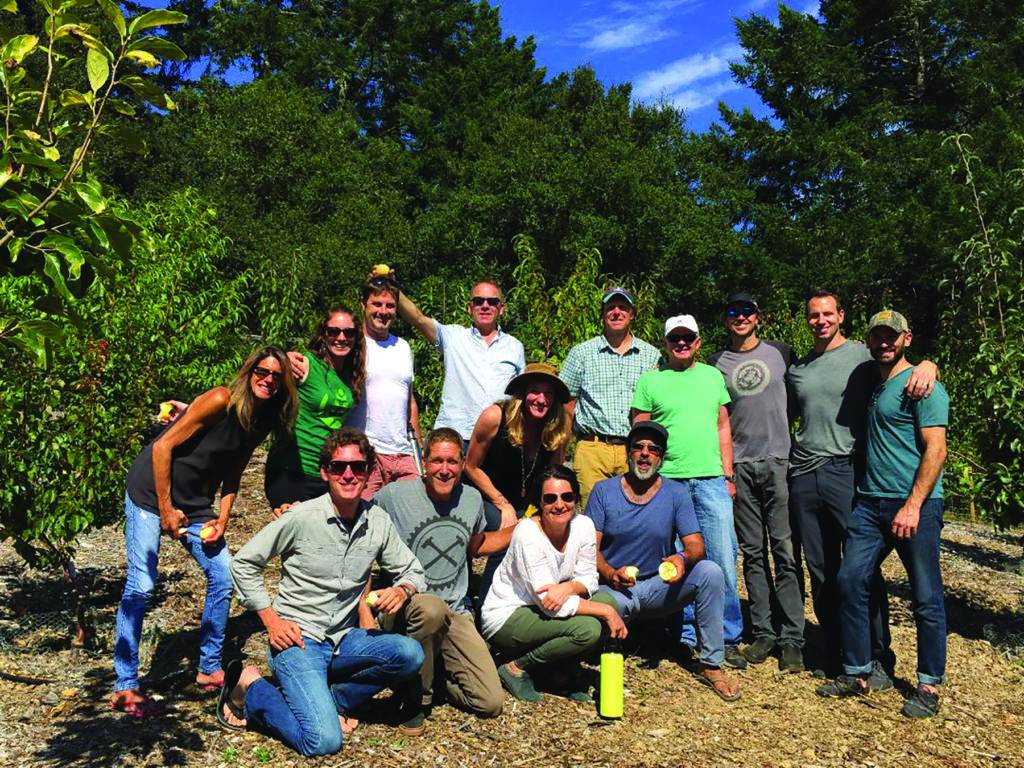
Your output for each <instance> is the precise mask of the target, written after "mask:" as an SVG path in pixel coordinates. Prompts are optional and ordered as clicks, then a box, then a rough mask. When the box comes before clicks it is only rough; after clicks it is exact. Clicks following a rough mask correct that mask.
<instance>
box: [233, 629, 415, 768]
mask: <svg viewBox="0 0 1024 768" xmlns="http://www.w3.org/2000/svg"><path fill="white" fill-rule="evenodd" d="M302 642H303V643H304V645H305V647H303V648H299V647H298V646H297V645H293V646H291V647H290V648H285V649H284V650H283V651H275V650H273V649H271V650H270V652H269V654H268V655H269V661H270V669H271V671H272V672H273V673H274V677H275V678H276V682H277V684H278V685H274V684H273V683H271V682H270V681H269V680H267V679H266V678H260V679H259V680H256V681H255V682H254V683H253V684H252V685H250V686H249V689H248V690H247V691H246V694H245V717H246V720H248V724H249V725H250V726H253V727H256V728H259V729H260V730H262V731H265V732H267V733H270V734H271V735H272V736H276V737H277V738H279V739H280V740H281V741H283V742H284V743H285V744H287V745H288V746H289V747H291V748H292V749H294V750H295V751H297V752H300V753H301V754H303V755H306V756H311V755H332V754H334V753H335V752H337V751H338V750H339V749H341V742H342V737H341V723H340V722H339V721H338V713H339V712H345V713H348V712H351V711H352V710H353V709H355V708H356V707H358V706H359V705H360V704H362V703H363V702H365V701H367V700H369V699H371V698H373V696H374V694H376V693H377V692H378V691H379V690H381V689H382V688H384V687H385V686H387V685H392V684H394V683H398V682H401V681H404V680H408V679H410V678H412V677H415V676H416V675H417V674H418V673H419V671H420V667H421V666H422V665H423V649H422V648H421V647H420V644H419V643H417V642H416V641H415V640H413V639H411V638H408V637H405V636H404V635H394V634H387V633H384V632H380V631H378V630H366V629H351V630H349V631H348V633H347V634H346V635H345V636H344V637H342V638H341V642H340V643H338V647H337V650H335V648H334V645H333V644H332V643H331V642H330V641H329V640H327V641H322V642H318V641H316V640H312V639H310V638H308V637H306V636H303V638H302ZM278 686H280V687H278Z"/></svg>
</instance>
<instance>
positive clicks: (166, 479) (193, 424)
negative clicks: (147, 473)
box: [153, 387, 231, 539]
mask: <svg viewBox="0 0 1024 768" xmlns="http://www.w3.org/2000/svg"><path fill="white" fill-rule="evenodd" d="M230 400H231V395H230V393H229V392H228V388H227V387H214V388H213V389H211V390H209V391H207V392H204V393H203V394H201V395H200V396H199V397H197V398H196V399H195V400H193V401H192V404H191V405H190V406H189V408H188V410H187V411H185V413H184V414H183V415H182V416H181V417H180V418H178V419H175V421H174V422H173V423H172V424H171V426H169V427H168V428H167V430H166V431H165V432H164V433H163V434H162V435H160V437H159V438H157V440H156V442H155V443H153V489H154V491H155V492H156V502H157V507H158V511H159V513H160V529H161V530H162V531H163V532H164V533H167V534H169V535H170V536H172V537H173V538H175V539H177V538H179V537H180V534H179V533H178V529H180V528H182V527H183V526H184V525H185V523H186V522H187V521H188V519H187V518H186V517H185V515H184V513H182V512H181V511H180V510H178V509H175V508H174V502H173V500H172V499H171V457H172V456H173V454H174V449H175V448H177V447H178V446H179V445H181V444H182V443H184V442H185V441H187V440H188V439H189V438H191V437H193V436H194V435H195V434H196V433H198V432H199V431H200V430H202V429H205V428H207V427H210V426H212V425H214V424H216V423H217V422H218V421H220V420H221V419H223V418H224V416H225V414H227V411H228V402H230Z"/></svg>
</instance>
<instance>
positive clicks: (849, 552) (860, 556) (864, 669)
mask: <svg viewBox="0 0 1024 768" xmlns="http://www.w3.org/2000/svg"><path fill="white" fill-rule="evenodd" d="M868 326H869V329H868V350H869V351H870V352H871V357H872V358H874V361H875V362H873V363H866V364H865V366H866V367H867V368H868V369H869V370H870V368H874V369H875V370H874V371H873V373H874V374H875V380H874V381H873V382H866V384H865V386H866V387H867V386H871V385H872V384H874V385H875V386H874V387H873V394H869V397H868V418H867V430H866V441H867V459H866V469H865V473H864V477H863V479H862V480H861V481H860V482H859V483H858V485H857V494H858V497H857V506H856V507H854V510H853V512H852V513H851V515H850V520H849V524H848V526H847V540H846V551H845V553H844V555H843V564H842V566H841V567H840V569H839V627H840V633H841V636H842V643H843V673H844V674H842V675H840V676H839V677H837V678H836V679H835V680H834V681H833V682H831V683H828V684H826V685H823V686H821V687H819V688H818V693H819V695H822V696H856V695H864V694H866V693H867V692H868V690H869V686H868V676H869V674H870V672H871V669H872V667H871V640H870V636H869V629H868V603H869V591H870V589H869V588H870V584H871V581H872V575H873V573H874V571H875V569H876V567H877V565H878V564H880V563H881V562H882V561H883V560H884V559H885V558H886V557H887V556H888V555H889V553H890V552H892V550H893V549H895V550H896V552H897V553H898V554H899V557H900V560H902V561H903V565H904V566H905V567H906V569H907V577H908V579H909V581H910V590H911V594H912V603H913V610H914V620H915V624H916V625H917V682H918V684H917V688H916V689H915V691H914V693H913V695H912V696H911V697H910V698H909V699H907V701H906V702H905V703H904V705H903V714H904V715H905V716H907V717H912V718H921V717H929V716H931V715H933V714H935V712H936V711H938V708H939V696H938V687H937V686H938V685H940V684H941V683H943V682H945V677H946V611H945V603H944V598H943V587H942V571H941V569H940V566H939V534H940V532H941V530H942V511H943V504H942V465H943V462H944V461H945V458H946V425H947V424H948V423H949V396H948V395H947V394H946V390H945V388H944V387H943V386H942V385H941V384H938V383H936V385H935V388H934V390H933V391H932V393H931V396H929V397H927V398H924V399H922V400H915V399H913V398H911V397H910V396H909V395H907V393H906V392H905V391H904V390H905V388H906V384H907V381H908V380H909V378H910V376H911V374H912V373H913V370H914V366H913V365H911V364H910V363H909V362H908V361H907V359H906V357H905V351H906V348H907V347H908V346H910V341H911V333H910V327H909V326H908V325H907V321H906V318H904V317H903V315H901V314H900V313H899V312H893V311H892V310H885V311H882V312H879V313H878V314H876V315H875V316H874V317H872V318H871V321H870V323H869V324H868ZM879 374H880V375H879Z"/></svg>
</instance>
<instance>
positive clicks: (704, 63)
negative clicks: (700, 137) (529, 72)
mask: <svg viewBox="0 0 1024 768" xmlns="http://www.w3.org/2000/svg"><path fill="white" fill-rule="evenodd" d="M492 4H493V5H496V6H498V7H499V8H500V12H501V23H502V30H503V31H504V33H505V34H506V35H515V36H516V37H517V38H519V39H523V38H525V37H527V36H528V35H533V38H534V40H536V43H537V52H536V57H537V62H538V63H539V64H540V65H541V66H544V67H546V68H547V75H548V77H551V76H553V75H555V74H557V73H558V72H564V71H570V70H572V69H573V68H575V67H577V66H579V65H581V64H590V65H591V66H593V68H594V70H595V71H596V72H597V76H598V78H599V79H600V80H601V82H603V83H604V84H605V85H606V86H609V85H618V84H620V83H624V82H631V83H633V97H634V98H635V99H637V100H640V101H644V102H653V101H658V100H660V99H664V100H666V101H668V102H671V103H672V104H674V105H675V106H677V107H680V108H681V109H683V111H684V113H685V115H686V124H687V127H688V128H689V129H691V130H696V131H700V130H703V129H704V128H706V127H707V126H708V125H709V124H710V123H711V122H713V121H714V120H716V119H717V118H718V107H717V105H718V102H719V101H724V102H725V103H726V104H728V105H729V106H730V107H733V108H743V107H750V109H751V110H753V111H754V112H755V114H765V113H766V109H765V107H764V106H763V105H762V104H761V101H760V99H759V98H758V97H757V94H755V93H754V92H753V91H751V90H749V89H748V88H743V87H740V86H739V85H738V84H737V83H736V82H735V81H734V80H733V78H732V74H731V73H730V72H729V62H730V61H736V60H739V59H740V58H741V57H742V49H741V48H740V47H739V44H738V43H737V40H736V28H735V26H734V24H733V19H734V18H735V17H740V18H745V17H747V16H749V15H750V14H751V13H758V14H760V15H762V16H767V17H769V18H771V19H773V20H774V19H775V18H776V15H777V14H776V2H775V0H720V1H718V2H716V0H501V1H500V2H499V0H492ZM785 4H786V5H789V6H791V7H793V8H795V9H797V10H800V11H803V12H805V13H811V14H817V12H818V0H789V2H786V3H785Z"/></svg>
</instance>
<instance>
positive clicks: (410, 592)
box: [395, 581, 416, 598]
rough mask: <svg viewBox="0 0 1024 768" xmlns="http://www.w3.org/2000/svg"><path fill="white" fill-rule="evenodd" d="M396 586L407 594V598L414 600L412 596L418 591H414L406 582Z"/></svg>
mask: <svg viewBox="0 0 1024 768" xmlns="http://www.w3.org/2000/svg"><path fill="white" fill-rule="evenodd" d="M395 586H396V587H398V588H399V589H400V590H402V591H403V592H405V596H406V598H412V596H413V595H415V594H416V590H415V589H413V588H412V587H410V586H409V585H408V584H406V583H405V582H404V581H403V582H402V583H401V584H396V585H395Z"/></svg>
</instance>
